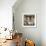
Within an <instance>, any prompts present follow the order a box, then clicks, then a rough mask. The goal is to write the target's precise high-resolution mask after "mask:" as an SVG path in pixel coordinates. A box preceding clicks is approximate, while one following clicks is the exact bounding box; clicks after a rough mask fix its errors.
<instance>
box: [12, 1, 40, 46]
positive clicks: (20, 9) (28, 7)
mask: <svg viewBox="0 0 46 46" xmlns="http://www.w3.org/2000/svg"><path fill="white" fill-rule="evenodd" d="M19 2H21V1H18V3H19ZM18 3H16V4H14V7H13V9H12V10H13V13H14V24H15V28H16V29H17V31H18V32H22V33H23V37H24V39H26V38H27V39H33V40H34V41H35V43H36V46H41V37H40V30H41V29H40V26H41V25H40V17H41V16H40V10H41V7H40V6H41V4H40V3H41V2H40V0H24V1H23V2H21V3H20V4H18ZM16 5H17V7H16ZM23 13H37V27H36V28H32V27H30V28H29V27H23V26H22V16H23ZM27 34H28V36H27ZM37 34H38V35H37Z"/></svg>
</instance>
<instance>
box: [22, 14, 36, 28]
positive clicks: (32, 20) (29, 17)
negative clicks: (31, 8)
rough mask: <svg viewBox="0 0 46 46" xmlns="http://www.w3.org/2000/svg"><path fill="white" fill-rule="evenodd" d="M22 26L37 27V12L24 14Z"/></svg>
mask: <svg viewBox="0 0 46 46" xmlns="http://www.w3.org/2000/svg"><path fill="white" fill-rule="evenodd" d="M22 26H23V27H36V14H23V16H22Z"/></svg>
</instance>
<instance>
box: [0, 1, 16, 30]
mask: <svg viewBox="0 0 46 46" xmlns="http://www.w3.org/2000/svg"><path fill="white" fill-rule="evenodd" d="M15 2H16V0H0V27H7V28H9V29H12V6H13V4H14V3H15Z"/></svg>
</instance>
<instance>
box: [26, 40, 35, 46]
mask: <svg viewBox="0 0 46 46" xmlns="http://www.w3.org/2000/svg"><path fill="white" fill-rule="evenodd" d="M25 46H35V43H34V42H33V41H32V40H26V41H25Z"/></svg>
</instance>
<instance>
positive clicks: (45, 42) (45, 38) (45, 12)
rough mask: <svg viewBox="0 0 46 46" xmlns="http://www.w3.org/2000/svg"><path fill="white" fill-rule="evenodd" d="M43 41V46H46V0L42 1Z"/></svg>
mask: <svg viewBox="0 0 46 46" xmlns="http://www.w3.org/2000/svg"><path fill="white" fill-rule="evenodd" d="M41 40H42V46H46V0H42V1H41Z"/></svg>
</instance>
